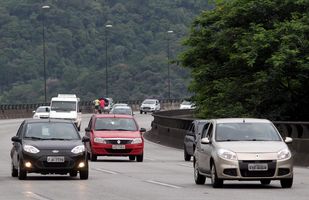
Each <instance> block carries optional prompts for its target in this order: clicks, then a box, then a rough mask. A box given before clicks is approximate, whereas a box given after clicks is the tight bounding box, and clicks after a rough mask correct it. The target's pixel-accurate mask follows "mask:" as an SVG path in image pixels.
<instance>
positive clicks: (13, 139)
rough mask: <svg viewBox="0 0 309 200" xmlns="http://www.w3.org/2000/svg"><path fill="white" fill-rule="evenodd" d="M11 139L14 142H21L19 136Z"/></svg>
mask: <svg viewBox="0 0 309 200" xmlns="http://www.w3.org/2000/svg"><path fill="white" fill-rule="evenodd" d="M11 140H12V142H21V139H20V138H19V137H18V136H13V137H12V138H11Z"/></svg>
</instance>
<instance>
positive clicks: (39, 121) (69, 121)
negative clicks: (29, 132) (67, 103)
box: [25, 118, 73, 124]
mask: <svg viewBox="0 0 309 200" xmlns="http://www.w3.org/2000/svg"><path fill="white" fill-rule="evenodd" d="M25 122H26V123H42V122H43V123H49V122H56V123H68V124H73V122H72V121H71V120H65V119H50V118H49V119H25Z"/></svg>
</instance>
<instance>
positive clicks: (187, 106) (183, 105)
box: [179, 101, 195, 109]
mask: <svg viewBox="0 0 309 200" xmlns="http://www.w3.org/2000/svg"><path fill="white" fill-rule="evenodd" d="M194 108H195V105H194V104H193V103H192V102H190V101H183V102H181V104H180V106H179V109H194Z"/></svg>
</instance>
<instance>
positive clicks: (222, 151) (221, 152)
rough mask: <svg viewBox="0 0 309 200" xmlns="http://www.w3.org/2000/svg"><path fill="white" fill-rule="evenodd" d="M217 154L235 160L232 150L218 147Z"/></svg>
mask: <svg viewBox="0 0 309 200" xmlns="http://www.w3.org/2000/svg"><path fill="white" fill-rule="evenodd" d="M218 155H219V157H220V158H223V159H225V160H237V155H236V153H234V152H233V151H229V150H226V149H219V150H218Z"/></svg>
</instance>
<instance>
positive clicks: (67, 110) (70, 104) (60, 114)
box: [49, 94, 82, 131]
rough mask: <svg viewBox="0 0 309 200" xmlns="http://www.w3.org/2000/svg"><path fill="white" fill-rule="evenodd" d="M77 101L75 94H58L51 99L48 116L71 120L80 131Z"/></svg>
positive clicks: (79, 113)
mask: <svg viewBox="0 0 309 200" xmlns="http://www.w3.org/2000/svg"><path fill="white" fill-rule="evenodd" d="M79 102H80V99H79V98H78V97H76V95H75V94H58V96H57V97H52V99H51V102H50V113H49V117H50V118H52V119H67V120H72V121H73V122H74V124H75V125H76V127H77V129H78V130H79V131H80V127H81V121H82V118H81V115H82V113H81V109H80V105H79Z"/></svg>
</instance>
